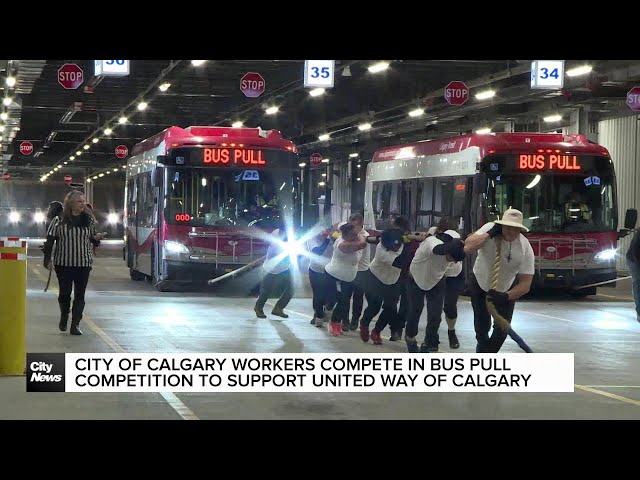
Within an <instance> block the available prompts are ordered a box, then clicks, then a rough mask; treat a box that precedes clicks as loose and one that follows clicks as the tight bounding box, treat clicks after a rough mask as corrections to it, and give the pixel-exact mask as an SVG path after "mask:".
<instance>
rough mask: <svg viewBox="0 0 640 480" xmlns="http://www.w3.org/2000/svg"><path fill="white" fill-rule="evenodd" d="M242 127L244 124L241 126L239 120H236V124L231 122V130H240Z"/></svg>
mask: <svg viewBox="0 0 640 480" xmlns="http://www.w3.org/2000/svg"><path fill="white" fill-rule="evenodd" d="M242 125H244V124H243V123H242V122H241V121H240V120H238V121H237V122H233V123H232V124H231V126H232V127H233V128H240V127H242Z"/></svg>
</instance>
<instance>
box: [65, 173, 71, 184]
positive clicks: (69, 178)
mask: <svg viewBox="0 0 640 480" xmlns="http://www.w3.org/2000/svg"><path fill="white" fill-rule="evenodd" d="M64 181H65V182H67V183H69V182H71V175H65V176H64Z"/></svg>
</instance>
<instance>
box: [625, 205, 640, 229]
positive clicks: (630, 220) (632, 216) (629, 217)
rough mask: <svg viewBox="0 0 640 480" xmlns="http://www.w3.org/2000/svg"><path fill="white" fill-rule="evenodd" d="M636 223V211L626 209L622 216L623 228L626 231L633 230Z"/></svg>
mask: <svg viewBox="0 0 640 480" xmlns="http://www.w3.org/2000/svg"><path fill="white" fill-rule="evenodd" d="M637 222H638V210H636V209H635V208H629V209H627V211H626V213H625V214H624V228H626V229H627V230H633V229H634V228H636V223H637Z"/></svg>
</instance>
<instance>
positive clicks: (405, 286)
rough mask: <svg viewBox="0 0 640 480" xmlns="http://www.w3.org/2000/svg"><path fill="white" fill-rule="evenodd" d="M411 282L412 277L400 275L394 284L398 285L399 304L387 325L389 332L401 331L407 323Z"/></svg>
mask: <svg viewBox="0 0 640 480" xmlns="http://www.w3.org/2000/svg"><path fill="white" fill-rule="evenodd" d="M411 282H413V279H411V278H410V277H405V276H402V275H400V279H399V280H398V283H397V284H396V285H397V286H398V296H399V297H400V304H399V307H398V314H397V315H396V316H395V318H394V319H393V321H392V322H391V324H390V325H389V329H390V330H391V332H397V333H401V332H402V329H403V328H404V325H405V323H407V315H408V314H409V284H410V283H411Z"/></svg>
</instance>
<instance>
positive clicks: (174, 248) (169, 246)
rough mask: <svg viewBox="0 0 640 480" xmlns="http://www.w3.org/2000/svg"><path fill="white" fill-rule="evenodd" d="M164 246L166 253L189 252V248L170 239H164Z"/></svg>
mask: <svg viewBox="0 0 640 480" xmlns="http://www.w3.org/2000/svg"><path fill="white" fill-rule="evenodd" d="M164 248H165V250H166V251H167V253H173V254H179V253H189V249H188V248H187V247H185V246H184V245H182V244H181V243H178V242H172V241H171V240H165V242H164Z"/></svg>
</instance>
